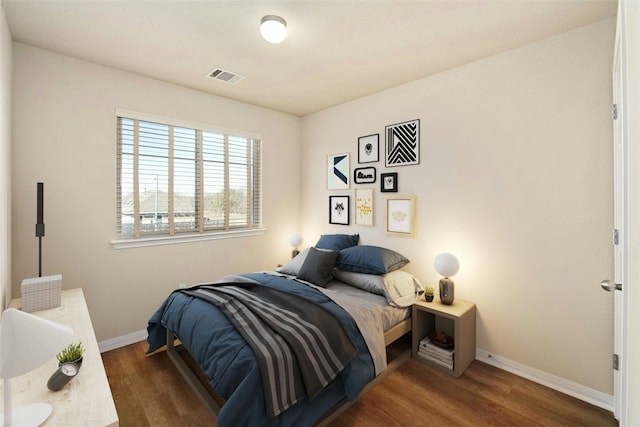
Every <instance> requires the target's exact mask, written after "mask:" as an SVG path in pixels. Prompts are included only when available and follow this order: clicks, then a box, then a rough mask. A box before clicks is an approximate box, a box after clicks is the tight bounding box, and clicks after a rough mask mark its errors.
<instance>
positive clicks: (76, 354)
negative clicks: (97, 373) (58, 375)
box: [56, 341, 85, 363]
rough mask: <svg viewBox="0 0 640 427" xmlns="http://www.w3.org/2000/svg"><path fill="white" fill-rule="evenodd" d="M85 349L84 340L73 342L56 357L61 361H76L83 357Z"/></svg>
mask: <svg viewBox="0 0 640 427" xmlns="http://www.w3.org/2000/svg"><path fill="white" fill-rule="evenodd" d="M84 350H85V349H84V346H83V345H82V341H78V342H76V343H73V342H72V343H71V344H69V345H68V346H66V347H65V348H64V349H63V350H62V351H61V352H60V353H58V354H57V355H56V359H58V362H60V363H65V362H75V361H77V360H78V359H80V358H81V357H82V355H83V354H84Z"/></svg>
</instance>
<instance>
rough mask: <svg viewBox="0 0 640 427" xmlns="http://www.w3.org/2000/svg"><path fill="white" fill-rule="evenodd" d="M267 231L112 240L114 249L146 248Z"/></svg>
mask: <svg viewBox="0 0 640 427" xmlns="http://www.w3.org/2000/svg"><path fill="white" fill-rule="evenodd" d="M265 231H266V229H264V228H254V229H251V230H234V231H224V232H218V233H203V234H200V233H198V234H176V235H174V236H153V237H139V238H137V239H120V240H112V241H111V246H113V249H131V248H144V247H148V246H162V245H176V244H180V243H190V242H202V241H205V240H219V239H234V238H237V237H248V236H260V235H262V234H264V232H265Z"/></svg>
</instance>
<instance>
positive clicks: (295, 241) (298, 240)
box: [289, 233, 302, 248]
mask: <svg viewBox="0 0 640 427" xmlns="http://www.w3.org/2000/svg"><path fill="white" fill-rule="evenodd" d="M289 244H290V245H291V246H293V247H294V248H297V247H298V246H300V245H301V244H302V236H301V235H299V234H298V233H293V234H292V235H291V236H289Z"/></svg>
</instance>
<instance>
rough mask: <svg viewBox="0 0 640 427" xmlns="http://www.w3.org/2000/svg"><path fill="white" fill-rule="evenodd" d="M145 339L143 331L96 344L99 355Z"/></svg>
mask: <svg viewBox="0 0 640 427" xmlns="http://www.w3.org/2000/svg"><path fill="white" fill-rule="evenodd" d="M146 339H147V330H146V329H143V330H141V331H137V332H132V333H130V334H127V335H122V336H119V337H115V338H111V339H110V340H105V341H100V342H99V343H98V348H99V349H100V353H104V352H105V351H109V350H115V349H116V348H120V347H124V346H126V345H129V344H135V343H137V342H140V341H144V340H146Z"/></svg>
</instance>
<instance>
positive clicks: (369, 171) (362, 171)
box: [353, 166, 376, 184]
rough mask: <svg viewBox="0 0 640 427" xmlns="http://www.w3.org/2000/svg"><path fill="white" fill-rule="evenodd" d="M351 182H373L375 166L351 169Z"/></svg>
mask: <svg viewBox="0 0 640 427" xmlns="http://www.w3.org/2000/svg"><path fill="white" fill-rule="evenodd" d="M353 182H354V183H356V184H373V183H374V182H376V168H374V167H373V166H370V167H368V168H355V169H354V170H353Z"/></svg>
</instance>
